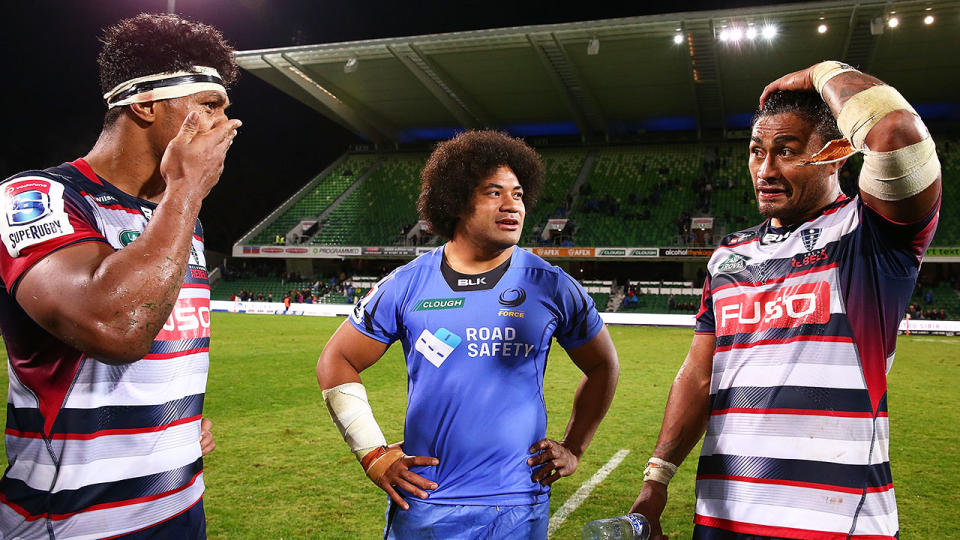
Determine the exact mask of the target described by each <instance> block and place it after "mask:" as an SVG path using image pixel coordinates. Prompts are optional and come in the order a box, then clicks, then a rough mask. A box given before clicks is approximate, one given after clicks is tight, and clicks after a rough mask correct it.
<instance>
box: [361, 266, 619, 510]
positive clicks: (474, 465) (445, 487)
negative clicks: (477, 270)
mask: <svg viewBox="0 0 960 540" xmlns="http://www.w3.org/2000/svg"><path fill="white" fill-rule="evenodd" d="M351 322H352V324H353V326H354V327H355V328H356V329H357V330H359V331H360V332H362V333H364V334H366V335H367V336H369V337H371V338H373V339H376V340H378V341H381V342H384V343H392V342H394V341H400V343H401V344H402V345H403V352H404V355H405V357H406V363H407V375H408V383H407V391H408V399H407V403H408V405H407V416H406V422H405V424H404V451H405V452H406V453H407V454H409V455H418V456H432V457H436V458H437V459H439V460H440V464H439V465H437V466H436V467H414V468H413V471H414V472H416V473H417V474H419V475H421V476H423V477H425V478H427V479H429V480H432V481H434V482H436V483H437V484H438V486H439V487H438V488H437V489H436V490H435V491H432V492H430V498H429V499H427V501H426V502H430V503H435V504H483V505H514V504H534V503H539V502H543V501H546V500H549V493H550V488H549V487H544V486H541V485H540V484H538V483H536V482H533V481H532V480H531V479H530V477H531V475H532V474H533V472H534V468H532V467H530V466H529V465H527V463H526V460H527V459H528V458H530V457H531V454H530V453H529V452H528V450H529V449H530V446H532V445H533V444H534V443H535V442H537V441H539V440H541V439H543V438H544V437H545V436H546V428H547V411H546V406H545V404H544V400H543V375H544V370H545V369H546V367H547V366H546V364H547V354H548V353H549V352H550V345H551V343H552V339H553V338H556V339H557V342H558V343H560V345H561V346H562V347H564V348H565V349H573V348H576V347H579V346H580V345H583V344H584V343H587V342H588V341H590V340H591V339H593V337H594V336H596V335H597V333H598V332H599V331H600V329H601V328H602V327H603V322H602V321H601V320H600V315H599V313H597V310H596V308H595V306H594V304H593V300H592V299H591V298H590V296H589V295H588V294H587V293H586V292H584V290H583V288H582V287H581V286H580V285H579V284H578V283H577V282H576V281H574V280H573V278H571V277H570V276H569V275H567V274H566V273H565V272H563V271H562V270H561V269H559V268H557V267H555V266H550V265H549V264H548V263H547V262H546V261H544V260H543V259H541V258H540V257H537V256H536V255H533V254H531V253H529V252H527V251H524V250H522V249H520V248H514V250H513V254H512V255H511V257H510V259H509V260H508V261H507V262H506V263H504V265H502V266H501V267H500V268H498V269H496V270H492V271H490V272H487V273H486V274H480V275H473V276H469V275H464V274H458V273H456V272H454V271H452V270H451V269H450V268H449V267H447V266H446V264H445V263H444V262H443V247H439V248H437V249H435V250H433V251H431V252H430V253H426V254H424V255H422V256H420V257H419V258H417V259H416V260H414V261H412V262H410V263H409V264H407V265H405V266H402V267H400V268H398V269H396V270H394V271H393V272H392V273H391V274H390V275H388V276H387V277H385V278H384V279H383V280H381V281H380V282H379V283H378V284H377V285H376V286H375V287H374V288H373V289H372V290H371V291H370V293H368V294H367V295H366V296H365V297H364V298H363V299H362V300H360V302H358V303H357V306H356V308H355V309H354V313H353V316H352V317H351Z"/></svg>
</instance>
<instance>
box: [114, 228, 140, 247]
mask: <svg viewBox="0 0 960 540" xmlns="http://www.w3.org/2000/svg"><path fill="white" fill-rule="evenodd" d="M137 238H140V231H134V230H130V229H127V230H125V231H123V232H121V233H120V237H119V238H118V239H119V240H120V245H121V246H124V247H126V246H129V245H130V242H133V241H134V240H136V239H137Z"/></svg>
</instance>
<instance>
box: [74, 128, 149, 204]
mask: <svg viewBox="0 0 960 540" xmlns="http://www.w3.org/2000/svg"><path fill="white" fill-rule="evenodd" d="M83 159H84V160H85V161H86V162H87V163H88V164H89V165H90V167H91V168H92V169H93V171H94V172H95V173H97V175H98V176H100V177H101V178H103V179H104V180H106V181H107V182H110V183H111V184H113V185H114V186H115V187H116V188H117V189H119V190H120V191H123V192H124V193H126V194H128V195H132V196H134V197H137V198H139V199H144V200H148V201H155V202H156V201H159V200H160V196H161V195H163V190H164V189H166V183H165V182H164V181H163V177H162V176H161V175H160V156H157V155H156V152H154V151H153V149H152V148H151V146H150V144H149V142H148V140H147V139H146V137H144V136H143V134H142V133H138V132H136V131H134V132H131V130H128V129H124V127H123V126H122V125H115V126H113V127H112V128H108V129H104V130H103V131H102V132H100V137H99V138H98V139H97V142H96V144H94V145H93V148H92V149H90V152H88V153H87V155H85V156H83Z"/></svg>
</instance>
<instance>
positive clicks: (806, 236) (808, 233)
mask: <svg viewBox="0 0 960 540" xmlns="http://www.w3.org/2000/svg"><path fill="white" fill-rule="evenodd" d="M819 239H820V228H815V229H804V230H802V231H800V240H802V241H803V247H805V248H807V251H813V250H814V248H816V247H817V240H819Z"/></svg>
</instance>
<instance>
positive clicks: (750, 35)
mask: <svg viewBox="0 0 960 540" xmlns="http://www.w3.org/2000/svg"><path fill="white" fill-rule="evenodd" d="M756 38H757V29H756V28H754V27H752V26H751V27H750V28H747V39H756Z"/></svg>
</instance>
